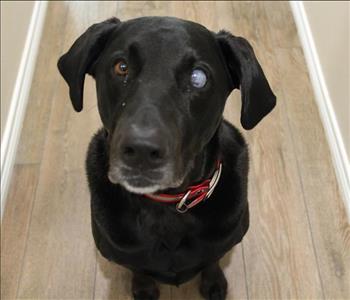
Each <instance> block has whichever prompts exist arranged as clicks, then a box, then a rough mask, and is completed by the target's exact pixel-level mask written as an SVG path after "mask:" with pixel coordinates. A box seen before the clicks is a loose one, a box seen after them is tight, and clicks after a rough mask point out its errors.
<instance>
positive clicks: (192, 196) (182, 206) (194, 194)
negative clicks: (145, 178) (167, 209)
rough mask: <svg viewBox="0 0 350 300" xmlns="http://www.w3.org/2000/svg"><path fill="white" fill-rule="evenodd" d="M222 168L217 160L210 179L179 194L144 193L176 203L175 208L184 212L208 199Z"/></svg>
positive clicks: (146, 195)
mask: <svg viewBox="0 0 350 300" xmlns="http://www.w3.org/2000/svg"><path fill="white" fill-rule="evenodd" d="M221 170H222V163H221V162H220V161H218V164H217V168H216V170H215V172H214V174H213V176H212V178H211V179H206V180H204V181H203V182H202V183H200V184H197V185H192V186H190V187H189V188H188V189H187V191H186V192H184V193H181V194H175V195H173V194H144V196H145V197H147V198H149V199H151V200H154V201H157V202H163V203H177V205H176V209H177V211H178V212H180V213H184V212H186V211H187V210H188V209H189V208H192V207H193V206H195V205H197V204H198V203H200V202H202V201H203V200H205V199H208V198H209V197H210V196H211V194H212V193H213V191H214V189H215V187H216V185H217V183H218V182H219V179H220V175H221Z"/></svg>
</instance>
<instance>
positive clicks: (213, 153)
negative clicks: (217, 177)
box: [161, 125, 221, 194]
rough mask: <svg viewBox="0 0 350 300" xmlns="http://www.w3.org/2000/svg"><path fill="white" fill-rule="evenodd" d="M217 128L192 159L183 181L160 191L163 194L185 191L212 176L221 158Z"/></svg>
mask: <svg viewBox="0 0 350 300" xmlns="http://www.w3.org/2000/svg"><path fill="white" fill-rule="evenodd" d="M220 128H221V125H220V126H219V128H218V130H217V131H216V133H215V134H214V136H213V137H212V139H211V140H210V141H209V143H208V144H206V145H205V146H204V148H203V149H202V150H201V151H200V152H199V154H198V155H197V156H196V157H195V159H194V161H193V166H192V168H191V170H190V171H189V173H188V174H187V176H186V177H185V179H184V181H183V183H182V184H181V185H180V186H179V187H177V188H171V189H166V190H163V191H161V193H165V194H177V193H181V192H184V191H186V189H187V188H188V187H189V186H191V185H195V184H196V183H199V182H201V181H203V180H205V179H208V178H210V177H211V176H212V174H213V173H214V171H215V169H216V168H217V163H218V161H220V160H221V157H220V153H219V134H218V132H219V130H220Z"/></svg>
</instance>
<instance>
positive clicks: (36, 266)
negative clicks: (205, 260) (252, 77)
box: [1, 1, 350, 300]
mask: <svg viewBox="0 0 350 300" xmlns="http://www.w3.org/2000/svg"><path fill="white" fill-rule="evenodd" d="M112 15H116V16H117V17H119V18H120V19H122V20H126V19H129V18H133V17H139V16H146V15H172V16H177V17H181V18H186V19H190V20H194V21H197V22H200V23H202V24H204V25H205V26H207V27H208V28H210V29H212V30H214V31H217V30H219V29H221V28H225V29H227V30H230V31H232V32H233V33H234V34H236V35H242V36H244V37H246V38H247V39H248V40H249V41H250V42H251V43H252V45H253V46H254V48H255V51H256V54H257V56H258V58H259V60H260V62H261V64H262V66H263V69H264V70H265V72H266V74H267V77H268V79H269V81H270V83H271V86H272V89H273V90H274V92H275V93H276V95H277V99H278V105H277V107H276V108H275V110H274V111H273V113H272V114H271V115H269V117H267V118H266V119H264V121H263V122H262V123H261V124H259V125H258V127H257V128H256V129H254V130H252V131H249V132H246V131H244V130H243V129H242V128H241V126H240V124H239V111H240V98H239V92H237V91H235V92H234V93H233V94H232V95H231V99H229V100H228V102H227V106H226V110H225V116H226V117H227V118H228V119H229V120H230V121H231V122H232V123H233V124H235V125H236V126H237V127H238V128H240V129H241V130H242V131H243V133H244V135H245V137H246V139H247V140H248V142H249V145H250V153H251V168H250V182H249V202H250V209H251V227H250V230H249V232H248V234H247V235H246V237H245V238H244V240H243V242H242V243H241V244H239V245H238V246H237V247H236V248H235V249H234V250H233V251H232V252H231V253H229V254H228V255H226V257H225V258H224V259H223V260H222V265H223V267H224V269H225V273H226V276H227V278H228V281H229V294H228V299H292V298H294V299H323V298H324V299H350V229H349V224H348V223H347V218H346V215H345V210H344V206H343V202H342V200H341V196H340V194H339V190H338V186H337V182H336V178H335V175H334V170H333V167H332V162H331V158H330V153H329V149H328V146H327V142H326V140H325V134H324V131H323V128H322V125H321V121H320V117H319V114H318V110H317V107H316V105H315V101H314V95H313V91H312V88H311V85H310V80H309V75H308V73H307V69H306V66H305V60H304V55H303V52H302V49H301V46H300V42H299V40H298V36H297V32H296V28H295V24H294V21H293V18H292V15H291V11H290V9H289V6H288V3H286V2H283V3H278V2H202V3H201V2H143V1H138V2H129V3H124V2H104V3H103V2H85V3H84V2H60V1H57V2H50V4H49V9H48V13H47V18H46V26H45V29H44V34H43V39H42V43H41V47H40V53H39V57H38V61H37V67H36V72H35V76H34V82H33V86H32V90H31V95H30V99H29V104H28V109H27V113H26V117H25V122H24V127H23V130H22V136H21V141H20V147H19V151H18V153H17V158H16V165H15V168H14V173H13V174H14V175H13V179H12V184H11V188H10V192H9V195H8V199H7V206H6V211H5V215H4V219H3V224H2V235H1V242H2V244H1V246H2V249H1V298H2V299H14V298H32V299H48V298H50V299H51V298H55V299H92V298H95V299H121V300H124V299H130V295H129V289H130V283H129V279H130V273H129V271H127V270H125V269H123V268H121V267H119V266H116V265H113V264H111V263H109V262H107V261H106V260H104V259H103V258H102V257H101V256H100V255H99V254H98V253H97V251H96V249H95V247H94V243H93V240H92V234H91V229H90V215H89V193H88V189H87V183H86V179H85V171H84V159H85V152H86V148H87V145H88V142H89V139H90V138H91V135H92V134H93V133H94V132H95V131H96V129H97V128H98V127H99V126H100V120H99V116H98V113H97V109H96V99H95V90H94V83H93V81H92V79H90V78H87V79H86V85H85V99H84V100H85V104H84V107H85V109H84V111H82V112H81V113H79V114H77V113H75V112H74V111H73V109H72V107H71V104H70V101H69V98H68V90H67V86H66V84H65V83H64V82H63V80H62V78H61V77H60V76H59V74H58V72H57V69H56V62H57V59H58V57H59V56H60V55H61V54H62V53H63V52H65V51H66V50H67V49H68V48H69V47H70V45H71V44H72V42H73V41H74V40H75V38H76V37H77V36H78V35H79V34H81V33H82V32H83V31H84V30H85V29H86V28H87V27H88V26H89V25H91V24H92V23H93V22H96V21H101V20H104V19H106V18H108V17H110V16H112ZM197 284H198V278H196V279H194V280H192V281H191V282H189V283H187V284H184V285H182V286H181V287H179V288H176V287H170V286H167V285H161V299H174V300H184V299H190V300H192V299H199V294H198V291H197Z"/></svg>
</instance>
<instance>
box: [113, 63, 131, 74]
mask: <svg viewBox="0 0 350 300" xmlns="http://www.w3.org/2000/svg"><path fill="white" fill-rule="evenodd" d="M114 72H115V73H116V74H117V75H121V76H125V75H128V65H127V63H126V62H125V61H124V60H120V61H119V62H117V63H116V65H115V66H114Z"/></svg>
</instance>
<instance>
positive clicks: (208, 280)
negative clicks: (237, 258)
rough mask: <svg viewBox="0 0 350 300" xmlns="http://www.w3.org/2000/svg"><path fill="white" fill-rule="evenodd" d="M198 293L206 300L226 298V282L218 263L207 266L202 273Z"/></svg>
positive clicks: (222, 299)
mask: <svg viewBox="0 0 350 300" xmlns="http://www.w3.org/2000/svg"><path fill="white" fill-rule="evenodd" d="M199 291H200V293H201V295H202V296H203V297H204V299H206V300H224V299H225V298H226V294H227V280H226V278H225V275H224V272H223V271H222V269H221V268H220V266H219V262H218V261H217V262H215V263H213V264H211V265H208V266H207V267H206V268H204V270H203V271H202V276H201V283H200V287H199Z"/></svg>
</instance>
